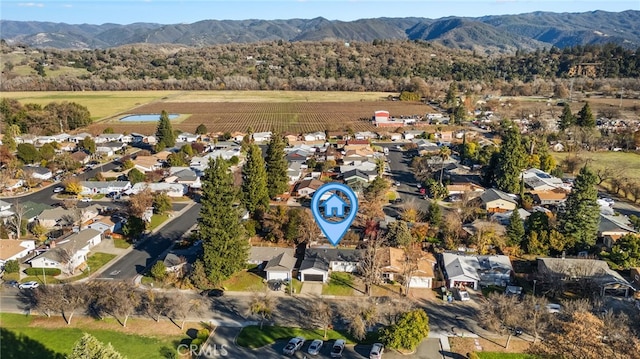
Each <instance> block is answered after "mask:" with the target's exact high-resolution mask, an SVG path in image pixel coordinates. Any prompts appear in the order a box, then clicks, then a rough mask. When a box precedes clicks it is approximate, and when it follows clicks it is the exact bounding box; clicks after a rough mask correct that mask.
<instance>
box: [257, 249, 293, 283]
mask: <svg viewBox="0 0 640 359" xmlns="http://www.w3.org/2000/svg"><path fill="white" fill-rule="evenodd" d="M295 264H296V259H295V258H294V257H293V256H292V255H291V254H289V253H287V252H282V253H280V254H278V255H277V256H275V257H273V258H271V259H270V260H269V261H268V262H267V264H266V265H265V266H264V271H265V273H266V277H267V281H271V280H286V281H288V280H290V279H291V278H292V276H291V272H292V271H293V267H294V266H295Z"/></svg>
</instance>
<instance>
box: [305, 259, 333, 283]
mask: <svg viewBox="0 0 640 359" xmlns="http://www.w3.org/2000/svg"><path fill="white" fill-rule="evenodd" d="M298 279H299V280H300V281H301V282H323V283H326V282H327V281H328V280H329V263H327V262H326V261H325V260H324V259H322V258H320V257H315V256H305V258H304V260H303V261H302V264H300V268H299V269H298Z"/></svg>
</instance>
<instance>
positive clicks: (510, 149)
mask: <svg viewBox="0 0 640 359" xmlns="http://www.w3.org/2000/svg"><path fill="white" fill-rule="evenodd" d="M526 161H527V156H526V152H525V149H524V147H523V146H522V143H521V139H520V133H519V132H518V128H517V127H516V126H515V125H511V126H510V127H509V128H508V129H507V131H505V135H504V138H503V141H502V145H501V146H500V152H499V155H498V158H497V163H496V167H495V170H494V172H495V173H494V181H495V185H496V187H497V188H498V189H499V190H501V191H504V192H507V193H517V192H518V189H519V188H520V173H521V172H522V170H523V169H524V168H525V166H526Z"/></svg>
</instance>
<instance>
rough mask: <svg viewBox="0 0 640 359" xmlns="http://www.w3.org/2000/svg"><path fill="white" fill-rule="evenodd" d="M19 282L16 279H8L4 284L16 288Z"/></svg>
mask: <svg viewBox="0 0 640 359" xmlns="http://www.w3.org/2000/svg"><path fill="white" fill-rule="evenodd" d="M18 285H20V283H18V281H17V280H8V281H6V282H4V286H5V287H8V288H16V287H17V286H18Z"/></svg>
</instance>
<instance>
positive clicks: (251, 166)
mask: <svg viewBox="0 0 640 359" xmlns="http://www.w3.org/2000/svg"><path fill="white" fill-rule="evenodd" d="M242 178H243V182H242V204H243V205H244V207H245V208H246V209H247V210H248V211H249V212H250V213H251V214H254V213H255V212H256V211H257V210H261V211H266V210H267V209H268V208H269V191H268V190H267V170H266V168H265V163H264V159H263V158H262V151H261V150H260V147H258V145H256V144H251V145H249V149H248V151H247V160H246V162H245V164H244V166H243V167H242Z"/></svg>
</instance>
